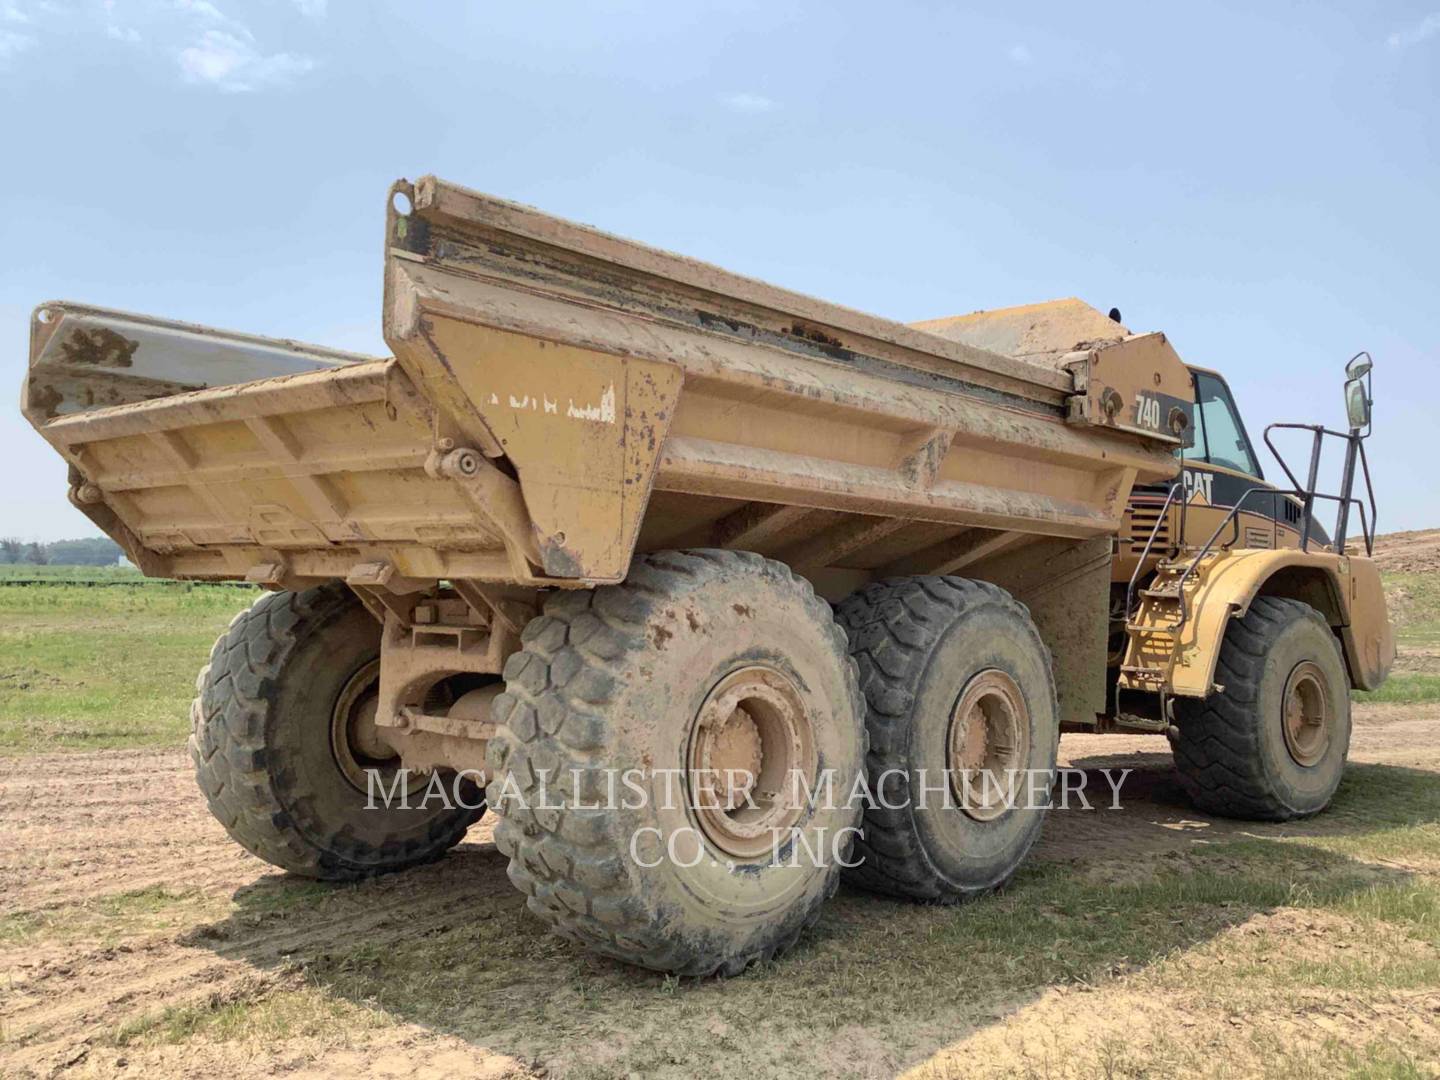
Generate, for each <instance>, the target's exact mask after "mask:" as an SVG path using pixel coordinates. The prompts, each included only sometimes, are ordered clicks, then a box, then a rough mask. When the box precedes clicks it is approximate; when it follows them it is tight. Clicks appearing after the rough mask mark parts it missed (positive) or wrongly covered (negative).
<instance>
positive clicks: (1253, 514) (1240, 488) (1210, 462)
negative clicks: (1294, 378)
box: [1113, 365, 1330, 583]
mask: <svg viewBox="0 0 1440 1080" xmlns="http://www.w3.org/2000/svg"><path fill="white" fill-rule="evenodd" d="M1187 366H1188V367H1189V369H1190V375H1191V382H1192V385H1193V387H1194V394H1195V397H1194V401H1195V413H1194V416H1195V426H1194V441H1193V444H1192V445H1190V446H1186V447H1182V448H1180V449H1178V450H1176V451H1175V456H1176V458H1177V459H1179V461H1180V463H1181V469H1180V473H1179V475H1178V476H1177V478H1176V480H1174V481H1171V482H1168V483H1160V484H1137V485H1136V486H1135V487H1134V489H1133V490H1132V491H1131V493H1130V499H1129V501H1128V503H1127V505H1126V510H1125V519H1124V523H1123V525H1122V527H1121V531H1120V538H1119V542H1118V544H1117V550H1116V559H1115V565H1114V572H1113V573H1114V580H1115V581H1116V582H1117V583H1120V582H1128V581H1129V580H1130V577H1131V575H1132V574H1133V573H1134V571H1135V567H1136V563H1137V562H1138V561H1139V560H1140V557H1141V555H1142V553H1143V552H1144V549H1145V545H1146V543H1147V542H1148V541H1150V539H1151V535H1152V533H1153V534H1154V543H1153V544H1152V545H1151V549H1150V554H1149V556H1148V557H1146V562H1147V563H1148V564H1150V565H1149V566H1147V568H1146V569H1147V570H1150V569H1153V566H1154V563H1155V562H1157V561H1158V560H1159V558H1160V557H1161V556H1163V555H1165V554H1166V553H1167V551H1168V550H1169V549H1171V548H1172V546H1173V545H1174V544H1175V543H1176V542H1177V540H1179V541H1183V543H1184V544H1185V545H1187V546H1199V545H1200V544H1203V543H1204V542H1205V540H1206V539H1207V538H1208V537H1209V536H1210V534H1211V533H1213V532H1214V531H1215V529H1216V527H1217V526H1218V525H1220V524H1221V522H1222V521H1223V520H1224V517H1225V515H1226V514H1227V513H1229V512H1230V510H1232V509H1233V508H1234V507H1235V506H1236V505H1237V504H1239V503H1240V502H1241V500H1244V508H1243V509H1242V510H1241V511H1240V513H1239V514H1238V515H1237V529H1236V536H1237V539H1238V543H1235V544H1234V545H1233V546H1236V547H1243V548H1269V549H1279V548H1295V547H1299V546H1300V524H1301V521H1302V519H1303V517H1304V504H1303V503H1302V502H1301V501H1300V500H1299V499H1297V498H1295V497H1294V496H1293V495H1291V494H1288V493H1287V492H1282V491H1280V490H1279V489H1277V488H1276V487H1275V485H1274V484H1272V483H1270V482H1268V481H1267V480H1266V479H1265V472H1264V470H1263V469H1262V468H1261V465H1260V460H1259V455H1258V454H1257V453H1256V450H1255V444H1254V442H1253V441H1252V440H1251V438H1250V435H1249V432H1248V431H1247V430H1246V427H1245V421H1244V419H1243V418H1242V417H1241V414H1240V410H1239V408H1238V407H1237V406H1236V404H1235V397H1234V395H1233V394H1232V393H1231V392H1230V386H1229V384H1228V383H1227V382H1226V381H1225V378H1224V376H1222V375H1221V374H1220V373H1219V372H1217V371H1212V370H1211V369H1209V368H1203V367H1196V366H1194V365H1187ZM1177 482H1178V483H1179V484H1181V485H1183V502H1184V510H1183V513H1182V512H1181V507H1180V506H1179V505H1178V504H1179V502H1180V501H1181V500H1180V499H1178V498H1177V499H1175V500H1172V501H1171V507H1170V509H1169V511H1168V512H1167V513H1166V514H1165V517H1166V521H1165V522H1164V523H1163V524H1162V525H1161V527H1160V528H1159V529H1158V530H1156V525H1157V522H1159V519H1160V515H1161V510H1162V508H1163V507H1164V505H1165V501H1166V497H1167V496H1168V495H1169V493H1170V488H1171V486H1172V484H1174V483H1177ZM1257 488H1258V489H1262V490H1265V491H1270V492H1273V494H1271V495H1264V494H1250V495H1248V497H1247V493H1249V492H1254V491H1255V489H1257ZM1182 529H1183V534H1182ZM1310 542H1311V543H1312V544H1315V545H1318V546H1319V547H1321V548H1326V547H1328V546H1329V543H1330V538H1329V535H1328V534H1327V533H1326V531H1325V530H1324V529H1323V527H1321V526H1320V525H1319V524H1318V523H1315V524H1312V525H1311V529H1310Z"/></svg>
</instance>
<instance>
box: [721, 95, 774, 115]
mask: <svg viewBox="0 0 1440 1080" xmlns="http://www.w3.org/2000/svg"><path fill="white" fill-rule="evenodd" d="M720 103H721V104H722V105H724V106H725V107H726V108H728V109H733V110H735V111H736V112H742V113H766V112H771V111H772V110H774V108H775V102H773V101H771V100H770V99H769V98H768V97H765V96H764V95H763V94H751V93H744V92H742V93H738V94H725V95H723V96H722V97H721V98H720Z"/></svg>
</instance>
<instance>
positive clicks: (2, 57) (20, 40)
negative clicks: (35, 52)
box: [0, 30, 35, 64]
mask: <svg viewBox="0 0 1440 1080" xmlns="http://www.w3.org/2000/svg"><path fill="white" fill-rule="evenodd" d="M34 44H35V39H34V38H33V37H31V36H30V35H29V34H17V33H15V31H13V30H0V64H3V63H4V62H5V61H7V60H9V59H10V58H11V57H12V56H18V55H19V54H20V53H22V52H24V51H25V50H26V49H28V48H30V47H31V46H32V45H34Z"/></svg>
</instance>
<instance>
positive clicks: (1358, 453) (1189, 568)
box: [1125, 424, 1376, 635]
mask: <svg viewBox="0 0 1440 1080" xmlns="http://www.w3.org/2000/svg"><path fill="white" fill-rule="evenodd" d="M1276 429H1286V430H1298V431H1309V432H1312V433H1313V435H1314V441H1313V443H1312V444H1311V450H1310V470H1309V483H1308V484H1306V485H1305V486H1303V487H1302V486H1301V484H1300V482H1299V481H1298V480H1297V479H1296V477H1295V474H1294V472H1292V471H1291V469H1290V466H1289V465H1288V464H1287V463H1286V461H1285V458H1284V457H1283V456H1282V455H1281V453H1280V451H1279V450H1278V449H1277V448H1276V446H1275V444H1274V442H1272V441H1271V439H1270V433H1271V432H1272V431H1274V430H1276ZM1327 435H1328V436H1334V437H1336V438H1341V439H1344V440H1345V441H1346V454H1345V470H1344V473H1343V475H1342V477H1341V481H1340V485H1341V490H1340V494H1338V495H1331V494H1329V493H1327V492H1320V491H1316V490H1315V486H1316V484H1317V483H1318V477H1319V471H1320V452H1321V449H1322V447H1323V445H1324V441H1325V437H1326V436H1327ZM1264 438H1265V445H1266V446H1268V447H1269V448H1270V452H1271V453H1272V454H1274V455H1275V460H1276V461H1277V462H1279V463H1280V468H1282V469H1283V470H1284V471H1285V475H1286V476H1287V477H1288V478H1289V480H1290V482H1291V483H1292V484H1294V485H1295V486H1294V488H1292V489H1289V490H1285V489H1281V488H1273V487H1270V486H1268V485H1265V484H1257V485H1255V486H1254V487H1251V488H1247V489H1246V490H1245V492H1244V494H1242V495H1241V496H1240V498H1238V499H1236V500H1235V505H1234V506H1232V507H1230V509H1229V511H1228V512H1227V513H1226V514H1225V516H1224V517H1223V518H1222V519H1221V521H1220V524H1219V525H1217V526H1216V527H1215V531H1214V532H1212V533H1211V534H1210V536H1209V538H1208V539H1206V541H1205V543H1204V544H1202V545H1201V546H1200V549H1199V550H1198V551H1197V552H1196V553H1195V555H1193V556H1192V557H1191V558H1190V559H1189V561H1188V563H1187V564H1186V566H1185V569H1184V571H1183V572H1182V573H1181V574H1180V577H1179V579H1178V580H1177V581H1176V582H1175V599H1176V602H1177V604H1178V605H1179V608H1180V611H1179V618H1178V620H1177V621H1176V622H1175V623H1174V624H1173V625H1171V626H1166V627H1163V628H1155V627H1147V628H1146V629H1164V630H1166V631H1168V632H1169V633H1172V634H1177V635H1178V634H1179V633H1180V631H1181V630H1182V629H1184V627H1185V624H1186V622H1188V621H1189V618H1190V612H1189V607H1188V605H1187V604H1186V602H1185V586H1186V584H1187V583H1188V582H1189V580H1190V577H1191V576H1192V575H1193V574H1194V573H1195V568H1196V567H1198V566H1199V565H1200V564H1201V562H1203V561H1204V559H1205V557H1206V556H1207V555H1209V554H1210V552H1211V550H1212V549H1213V548H1214V547H1215V542H1216V541H1217V540H1219V539H1220V534H1221V533H1223V532H1224V531H1225V529H1226V527H1227V526H1228V527H1230V528H1231V529H1232V532H1233V535H1232V536H1231V538H1230V539H1229V540H1227V541H1226V542H1225V543H1224V544H1221V545H1220V547H1221V550H1229V549H1230V548H1231V547H1233V546H1234V545H1235V544H1237V543H1238V542H1239V540H1240V512H1241V511H1242V510H1243V509H1244V506H1245V503H1246V501H1247V500H1248V499H1249V498H1250V496H1252V495H1254V494H1255V493H1256V492H1261V493H1263V494H1266V495H1269V496H1270V497H1271V498H1273V499H1276V500H1277V501H1278V500H1279V499H1281V498H1293V499H1296V500H1298V501H1299V502H1300V504H1301V511H1300V550H1301V551H1309V550H1310V534H1311V532H1312V530H1313V526H1314V511H1315V500H1317V499H1324V500H1329V501H1332V502H1336V503H1338V504H1339V510H1338V512H1337V516H1336V528H1335V538H1334V547H1335V552H1336V554H1339V555H1343V554H1345V540H1346V538H1345V530H1346V527H1347V524H1348V522H1349V518H1350V506H1351V504H1354V505H1355V506H1356V507H1358V508H1359V511H1360V530H1361V532H1362V534H1363V535H1364V539H1365V553H1366V554H1367V555H1373V554H1374V553H1375V514H1376V509H1375V489H1374V487H1373V486H1372V484H1371V482H1370V464H1369V462H1368V461H1367V460H1366V458H1365V442H1364V437H1363V436H1362V435H1361V434H1360V433H1359V432H1358V431H1351V432H1349V433H1346V432H1343V431H1332V430H1330V429H1329V428H1327V427H1323V426H1322V425H1320V424H1271V425H1270V426H1269V427H1267V428H1266V429H1265V433H1264ZM1357 460H1358V462H1359V465H1360V471H1361V474H1362V475H1363V476H1364V478H1365V496H1366V497H1365V500H1363V501H1362V500H1361V499H1359V498H1357V497H1356V496H1355V495H1354V494H1353V493H1352V492H1353V488H1354V483H1355V465H1356V462H1357ZM1184 486H1185V485H1184V461H1183V459H1182V461H1181V476H1180V478H1179V479H1177V480H1176V481H1175V483H1174V484H1172V485H1171V487H1170V492H1169V494H1168V495H1166V497H1165V503H1164V505H1163V506H1162V507H1161V509H1160V516H1159V517H1158V518H1157V519H1156V521H1155V525H1154V527H1153V528H1152V529H1151V530H1150V537H1149V539H1148V540H1146V542H1145V547H1144V550H1143V551H1141V553H1140V558H1139V559H1138V560H1137V561H1136V563H1135V569H1134V571H1133V572H1132V573H1131V574H1130V583H1129V585H1128V586H1127V587H1126V590H1125V624H1126V628H1127V629H1129V628H1130V627H1131V620H1132V619H1133V618H1134V614H1135V610H1136V609H1135V603H1134V601H1135V589H1136V585H1137V584H1138V582H1139V580H1140V576H1141V573H1142V571H1143V570H1144V567H1145V560H1146V559H1147V558H1149V556H1150V552H1151V549H1152V548H1153V546H1154V544H1155V537H1156V536H1157V535H1159V532H1160V529H1161V527H1162V526H1163V525H1164V524H1165V522H1166V518H1167V516H1168V514H1169V510H1170V505H1171V503H1172V502H1173V501H1174V499H1175V496H1176V493H1177V492H1181V491H1183V490H1184ZM1187 502H1188V500H1185V499H1183V498H1182V500H1181V504H1180V507H1181V524H1180V531H1179V534H1178V536H1175V537H1172V538H1171V539H1172V543H1171V545H1170V546H1171V547H1172V548H1175V549H1176V551H1177V553H1178V552H1180V551H1184V550H1185V525H1184V520H1185V519H1184V511H1185V506H1186V503H1187ZM1367 503H1368V504H1369V513H1368V514H1367V513H1366V504H1367Z"/></svg>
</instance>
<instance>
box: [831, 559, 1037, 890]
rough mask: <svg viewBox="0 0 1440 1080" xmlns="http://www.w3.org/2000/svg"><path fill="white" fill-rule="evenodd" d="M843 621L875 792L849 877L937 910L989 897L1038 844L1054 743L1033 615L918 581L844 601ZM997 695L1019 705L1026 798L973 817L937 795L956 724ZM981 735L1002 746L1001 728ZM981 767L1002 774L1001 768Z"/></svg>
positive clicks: (963, 590)
mask: <svg viewBox="0 0 1440 1080" xmlns="http://www.w3.org/2000/svg"><path fill="white" fill-rule="evenodd" d="M838 617H839V619H840V621H841V623H842V625H844V627H845V628H846V630H847V631H848V633H849V635H850V642H851V646H850V648H851V654H852V655H853V656H854V657H855V659H856V661H857V662H858V664H859V667H860V685H861V688H862V689H863V690H864V692H865V698H866V701H867V703H868V706H869V707H868V710H867V713H866V724H867V726H868V727H869V731H870V752H869V756H868V758H867V759H866V771H867V773H868V775H869V783H870V788H871V791H872V793H873V794H874V795H875V796H876V799H875V802H874V803H872V805H870V806H869V807H868V808H867V809H866V812H865V823H864V835H863V836H862V837H861V838H860V839H859V840H857V841H856V845H855V854H856V857H857V858H860V857H863V860H864V861H863V862H862V863H861V864H860V865H859V866H858V867H856V868H854V869H853V870H847V874H848V876H849V878H850V879H851V880H852V881H853V882H854V883H855V884H856V885H859V886H861V887H863V888H866V889H869V890H871V891H874V892H880V893H885V894H888V895H892V896H902V897H908V898H910V899H915V900H922V901H929V902H932V903H954V902H957V901H960V900H964V899H966V898H969V897H973V896H977V895H980V894H982V893H984V892H986V891H988V890H991V889H994V888H998V887H999V886H1000V885H1002V884H1004V883H1005V881H1007V880H1008V879H1009V878H1010V876H1011V875H1012V874H1014V872H1015V870H1016V869H1017V868H1018V867H1019V865H1020V863H1021V861H1022V860H1023V859H1024V857H1025V854H1026V853H1027V852H1028V851H1029V850H1030V846H1031V845H1032V844H1033V843H1034V842H1035V838H1036V837H1037V836H1038V835H1039V832H1040V827H1041V824H1042V821H1043V816H1044V809H1043V807H1044V806H1045V805H1047V804H1048V801H1049V786H1050V785H1049V779H1048V778H1049V777H1053V775H1054V771H1055V761H1056V753H1057V749H1058V745H1059V713H1058V706H1057V705H1056V700H1055V684H1054V679H1053V677H1052V675H1051V670H1050V653H1049V650H1047V649H1046V647H1045V645H1044V643H1043V642H1042V641H1041V640H1040V635H1039V633H1038V632H1037V631H1036V629H1035V624H1034V623H1033V622H1032V621H1031V619H1030V615H1029V612H1028V611H1027V610H1026V609H1025V607H1024V606H1023V605H1022V604H1020V603H1019V602H1017V601H1016V600H1014V599H1013V598H1012V597H1011V596H1010V594H1009V593H1007V592H1005V591H1004V590H1003V589H1000V588H998V587H996V586H994V585H990V584H987V583H985V582H980V581H971V580H968V579H966V578H958V577H931V576H925V577H910V578H898V579H894V580H890V581H882V582H876V583H874V584H871V585H867V586H866V587H865V588H863V589H861V590H860V591H859V592H857V593H855V594H854V595H852V596H850V597H848V598H847V599H846V600H844V601H843V602H842V603H841V604H840V607H839V609H838ZM992 693H993V694H994V695H995V696H996V700H997V701H999V703H1000V704H1001V705H1002V706H1005V703H1006V702H1013V703H1014V705H1015V706H1016V707H1015V708H1014V709H1011V712H1012V713H1013V714H1014V715H1015V719H1014V721H1013V726H1014V729H1015V730H1014V731H1013V732H1012V736H1019V738H1018V739H1014V740H1013V741H1016V742H1017V746H1016V747H1015V748H1014V757H1015V760H1014V761H1013V762H1012V763H1011V764H1010V765H1009V768H1013V769H1015V770H1026V771H1027V775H1028V774H1030V773H1033V775H1034V777H1035V788H1034V791H1033V794H1029V795H1027V793H1026V791H1025V789H1023V788H1021V789H1019V790H1018V791H1017V792H1016V799H1015V803H1016V805H1013V806H1011V807H1009V808H1008V809H1005V808H1004V804H1003V802H1002V803H1001V804H1000V805H999V806H984V807H981V806H975V807H974V808H973V813H974V814H975V815H977V816H972V810H968V809H967V808H966V807H965V805H964V800H963V799H961V798H959V797H958V796H949V795H948V793H947V795H942V794H941V793H939V792H937V791H936V790H935V789H936V787H937V786H938V785H940V784H941V783H943V782H948V777H949V774H947V769H951V766H952V765H953V764H954V759H953V751H952V746H956V745H959V746H960V747H961V748H962V749H968V746H967V744H966V743H965V741H964V738H962V737H961V735H962V733H960V732H954V727H955V725H956V724H957V723H959V722H960V719H959V717H960V716H961V714H962V713H963V715H964V716H965V717H970V716H973V715H974V709H975V708H976V707H977V705H978V706H981V707H985V706H986V703H987V702H988V700H989V697H988V695H990V694H992ZM1021 713H1023V716H1022V715H1020V714H1021ZM982 719H983V714H982ZM982 729H983V726H982ZM952 733H953V735H954V737H955V738H956V740H957V741H956V742H955V743H952ZM966 737H968V738H971V739H974V738H975V737H976V736H975V735H969V736H966ZM987 737H988V738H992V739H994V741H995V743H996V745H997V746H999V745H1000V738H999V733H998V732H997V733H996V734H995V735H994V736H987ZM1022 741H1023V746H1021V745H1018V744H1019V743H1020V742H1022ZM989 768H990V769H991V770H992V774H995V775H999V770H1000V765H999V764H995V765H992V766H989ZM952 771H954V772H964V771H965V770H964V769H963V768H962V769H955V770H952ZM1007 771H1008V770H1007ZM942 778H943V779H942ZM926 787H928V790H926V791H922V788H926ZM977 790H978V791H979V792H981V793H983V784H981V785H977ZM1031 803H1033V804H1034V805H1033V806H1032V805H1029V804H1031ZM982 811H983V812H982ZM997 811H998V812H997Z"/></svg>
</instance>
